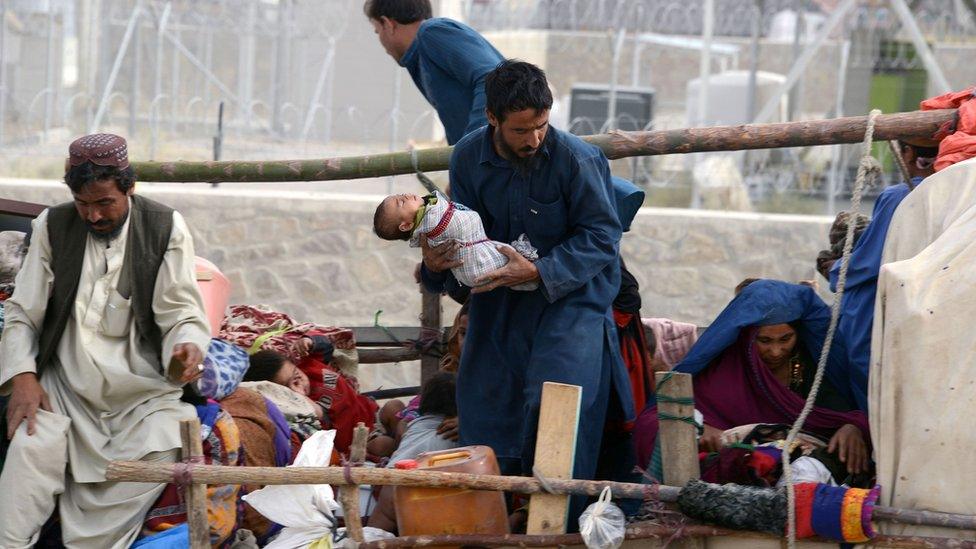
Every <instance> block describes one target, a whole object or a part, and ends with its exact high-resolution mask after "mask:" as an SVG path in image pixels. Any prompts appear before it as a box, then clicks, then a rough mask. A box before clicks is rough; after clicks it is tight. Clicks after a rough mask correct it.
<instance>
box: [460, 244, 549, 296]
mask: <svg viewBox="0 0 976 549" xmlns="http://www.w3.org/2000/svg"><path fill="white" fill-rule="evenodd" d="M498 251H499V252H501V253H503V254H505V256H506V257H508V263H506V264H505V266H504V267H502V268H501V269H496V270H494V271H492V272H490V273H488V274H486V275H483V276H480V277H478V278H477V279H475V281H474V283H475V287H474V289H473V290H471V293H473V294H480V293H483V292H490V291H492V290H494V289H495V288H498V287H501V286H509V287H511V286H518V285H519V284H524V283H526V282H536V281H538V280H539V269H538V268H537V267H536V266H535V263H532V262H531V261H529V260H528V259H525V257H524V256H523V255H522V254H520V253H518V252H517V251H515V248H512V247H511V246H498Z"/></svg>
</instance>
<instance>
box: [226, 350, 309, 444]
mask: <svg viewBox="0 0 976 549" xmlns="http://www.w3.org/2000/svg"><path fill="white" fill-rule="evenodd" d="M250 362H251V364H250V367H249V368H248V369H247V372H245V373H244V381H243V382H242V383H241V385H240V386H241V387H242V388H244V389H250V390H252V391H256V392H257V393H259V394H260V395H261V396H263V397H264V398H266V399H268V400H269V401H271V402H272V403H274V405H275V406H276V407H277V408H278V409H279V410H280V411H281V413H282V414H284V416H285V420H286V421H287V422H288V427H289V428H290V430H291V455H293V456H294V455H297V454H298V450H299V449H300V448H301V446H302V443H303V442H305V440H306V439H308V437H310V436H312V435H313V434H314V433H315V432H316V431H319V430H321V429H322V423H321V422H322V419H323V418H324V417H325V415H324V414H325V412H324V410H323V408H322V406H321V405H320V404H319V403H317V402H315V401H313V400H312V399H311V398H309V396H308V393H309V381H308V376H306V375H305V374H304V373H303V372H302V371H301V370H299V369H298V367H297V366H295V363H294V362H292V361H291V360H289V359H288V358H286V357H285V356H283V355H281V354H278V353H277V352H275V351H258V352H257V353H254V354H253V355H251V357H250Z"/></svg>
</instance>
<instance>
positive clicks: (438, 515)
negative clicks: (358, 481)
mask: <svg viewBox="0 0 976 549" xmlns="http://www.w3.org/2000/svg"><path fill="white" fill-rule="evenodd" d="M416 461H417V469H416V470H418V471H442V472H449V473H474V474H481V475H497V474H499V470H498V460H496V459H495V452H493V451H492V449H491V448H489V447H488V446H466V447H464V448H455V449H452V450H443V451H440V452H427V453H423V454H420V455H419V456H417V459H416ZM394 498H395V500H396V518H397V526H398V528H399V530H400V535H401V536H418V535H435V534H507V533H508V514H507V512H506V509H505V496H504V495H503V494H502V492H495V491H487V490H467V489H461V488H417V487H414V486H397V487H396V488H395V490H394Z"/></svg>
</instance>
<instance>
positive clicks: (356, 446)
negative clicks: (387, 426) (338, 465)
mask: <svg viewBox="0 0 976 549" xmlns="http://www.w3.org/2000/svg"><path fill="white" fill-rule="evenodd" d="M367 435H369V429H367V428H366V425H365V424H363V422H359V424H358V425H356V429H355V430H354V431H353V434H352V446H351V448H350V450H349V462H350V464H351V465H352V466H354V467H356V466H359V465H362V464H363V462H364V461H366V437H367ZM339 503H341V504H342V516H343V518H345V520H346V535H348V536H349V539H351V540H353V541H355V542H356V543H362V542H363V541H364V538H363V519H362V513H361V512H360V510H359V485H358V484H350V485H347V486H340V487H339Z"/></svg>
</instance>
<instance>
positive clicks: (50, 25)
mask: <svg viewBox="0 0 976 549" xmlns="http://www.w3.org/2000/svg"><path fill="white" fill-rule="evenodd" d="M46 54H47V67H45V70H44V73H45V74H44V81H45V83H46V86H47V89H48V90H49V93H48V94H47V96H46V97H45V98H44V133H43V134H42V135H43V136H44V137H43V139H44V142H45V143H46V142H47V137H48V133H49V132H50V131H51V119H52V117H53V114H54V6H53V5H51V3H50V2H48V5H47V51H46Z"/></svg>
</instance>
